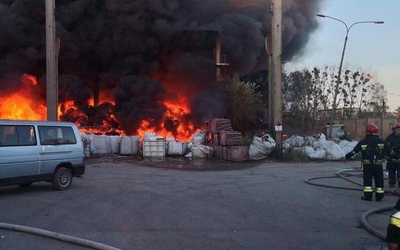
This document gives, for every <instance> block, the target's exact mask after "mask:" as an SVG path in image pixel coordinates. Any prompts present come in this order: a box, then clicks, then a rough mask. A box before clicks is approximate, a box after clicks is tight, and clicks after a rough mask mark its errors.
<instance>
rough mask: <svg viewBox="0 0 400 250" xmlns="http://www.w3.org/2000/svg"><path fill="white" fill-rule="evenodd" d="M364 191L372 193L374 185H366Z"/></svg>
mask: <svg viewBox="0 0 400 250" xmlns="http://www.w3.org/2000/svg"><path fill="white" fill-rule="evenodd" d="M364 192H367V193H369V192H371V193H372V187H364Z"/></svg>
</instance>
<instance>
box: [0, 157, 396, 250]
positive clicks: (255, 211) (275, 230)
mask: <svg viewBox="0 0 400 250" xmlns="http://www.w3.org/2000/svg"><path fill="white" fill-rule="evenodd" d="M359 167H360V163H359V162H358V161H348V162H309V163H282V162H272V161H267V160H266V161H257V162H245V163H231V162H226V161H220V160H215V159H208V160H192V161H191V160H187V159H184V158H179V157H178V158H166V159H164V160H157V159H144V160H142V159H139V160H138V159H136V158H132V157H114V158H98V159H90V160H88V161H87V169H86V174H85V175H84V177H83V178H74V180H73V183H72V186H71V188H70V189H69V190H67V191H63V192H57V191H52V189H51V185H50V183H46V182H44V183H35V184H33V185H31V186H30V187H27V188H22V187H19V186H9V187H2V188H0V208H1V209H0V223H7V224H16V225H23V226H27V227H32V228H37V229H43V230H48V231H51V232H55V233H59V234H63V235H68V236H73V237H78V238H81V239H85V240H90V241H94V242H99V243H102V244H104V245H106V246H110V247H115V248H119V249H307V250H313V249H315V250H317V249H318V250H320V249H340V250H343V249H371V250H372V249H387V248H386V245H385V242H384V241H383V240H382V239H380V238H379V237H377V236H375V235H373V234H371V233H370V232H368V231H367V230H366V229H365V228H363V227H362V225H361V224H360V217H361V215H362V214H364V213H365V212H367V211H369V210H371V209H374V208H380V207H387V206H393V205H394V204H395V202H396V201H397V196H394V195H387V196H386V197H385V198H384V200H383V201H382V202H376V201H372V202H367V201H363V200H361V199H360V197H361V195H362V191H359V190H357V191H356V190H352V189H360V190H361V187H360V186H359V185H357V184H356V183H362V178H361V176H360V172H357V171H356V172H353V173H351V176H349V175H348V176H347V177H348V178H349V179H351V180H352V181H353V182H355V183H352V182H350V181H346V180H344V179H342V178H338V177H336V175H335V173H337V172H338V171H341V170H344V169H351V168H359ZM312 177H330V178H317V179H314V180H313V181H312V183H317V184H323V185H332V186H338V187H341V189H336V188H326V187H321V186H315V185H309V184H307V183H306V182H305V179H309V178H312ZM343 188H344V189H343ZM346 188H349V189H346ZM390 213H391V211H388V212H384V213H379V214H374V215H372V216H370V217H369V218H368V223H369V224H370V225H371V226H372V227H373V228H374V229H375V230H377V231H379V232H382V233H384V234H385V233H386V226H387V222H388V219H389V215H390ZM0 249H52V250H53V249H85V248H84V247H83V246H80V245H74V244H71V243H66V242H63V241H59V240H55V239H50V238H46V237H42V236H37V235H35V234H27V233H22V232H17V231H10V230H4V229H0ZM105 249H107V248H105Z"/></svg>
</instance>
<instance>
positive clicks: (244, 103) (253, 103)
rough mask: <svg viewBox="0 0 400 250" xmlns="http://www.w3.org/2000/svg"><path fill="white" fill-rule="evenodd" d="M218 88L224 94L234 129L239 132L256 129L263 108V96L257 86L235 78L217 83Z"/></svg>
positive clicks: (228, 115)
mask: <svg viewBox="0 0 400 250" xmlns="http://www.w3.org/2000/svg"><path fill="white" fill-rule="evenodd" d="M217 86H218V88H219V89H221V90H222V93H224V99H225V100H224V101H225V103H226V105H227V113H226V117H227V118H229V119H230V120H231V122H232V127H233V128H234V129H235V130H239V131H244V130H249V129H252V128H254V127H255V124H256V123H257V118H258V116H257V114H258V111H259V110H260V109H261V108H262V106H263V105H262V104H263V102H262V95H261V94H260V93H259V92H256V85H255V84H254V83H249V82H243V81H241V80H240V79H239V77H238V76H234V77H232V78H225V79H223V80H222V81H219V82H217Z"/></svg>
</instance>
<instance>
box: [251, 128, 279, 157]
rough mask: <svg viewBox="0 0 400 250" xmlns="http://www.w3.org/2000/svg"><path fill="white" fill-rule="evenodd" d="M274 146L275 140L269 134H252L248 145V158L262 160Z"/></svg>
mask: <svg viewBox="0 0 400 250" xmlns="http://www.w3.org/2000/svg"><path fill="white" fill-rule="evenodd" d="M275 146H276V143H275V140H274V139H273V138H272V137H271V136H270V135H269V134H266V135H263V136H259V135H254V136H253V141H252V142H251V144H250V146H249V160H262V159H265V158H267V157H268V155H269V154H271V152H272V150H274V148H275Z"/></svg>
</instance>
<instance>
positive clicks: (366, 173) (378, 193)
mask: <svg viewBox="0 0 400 250" xmlns="http://www.w3.org/2000/svg"><path fill="white" fill-rule="evenodd" d="M363 177H364V197H365V199H367V200H372V193H373V190H372V179H373V180H374V182H375V189H376V190H375V198H376V199H377V200H382V199H383V196H384V195H385V194H384V190H383V167H382V165H374V164H366V163H364V164H363Z"/></svg>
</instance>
